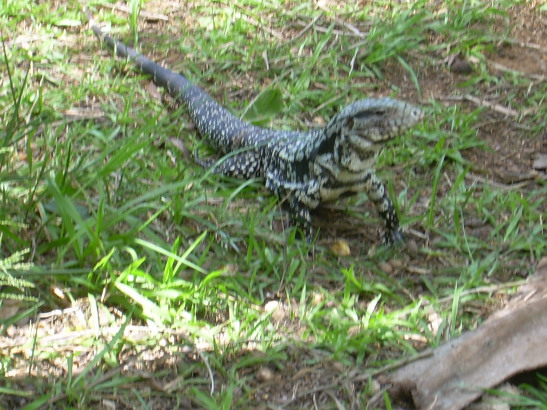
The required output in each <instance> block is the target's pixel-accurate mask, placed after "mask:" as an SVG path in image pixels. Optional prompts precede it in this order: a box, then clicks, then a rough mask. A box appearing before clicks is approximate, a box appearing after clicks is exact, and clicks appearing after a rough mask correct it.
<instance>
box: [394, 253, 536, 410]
mask: <svg viewBox="0 0 547 410" xmlns="http://www.w3.org/2000/svg"><path fill="white" fill-rule="evenodd" d="M431 353H432V354H431V356H428V357H426V358H424V359H421V360H417V361H415V362H412V363H410V364H408V365H406V366H405V367H402V368H400V369H399V370H397V371H395V372H394V373H392V374H391V375H389V376H388V377H387V382H388V383H390V384H391V385H392V388H390V393H391V394H392V395H393V397H408V396H410V397H412V400H413V402H414V405H415V406H416V407H417V408H420V409H461V408H463V407H465V406H466V405H467V404H469V403H471V402H472V401H473V400H475V399H477V398H478V397H480V396H481V394H482V391H483V389H486V388H492V387H495V386H497V385H498V384H500V383H501V382H503V381H504V380H506V379H508V378H510V377H511V376H513V375H515V374H518V373H521V372H524V371H529V370H533V369H537V368H540V367H545V366H547V258H543V259H542V261H541V262H540V263H539V265H538V269H537V271H536V273H535V274H534V275H533V276H531V277H530V279H529V280H528V282H527V283H526V284H525V285H523V286H522V287H521V288H520V289H519V291H518V292H517V294H516V295H515V297H514V298H513V299H512V300H511V302H510V303H509V304H508V306H507V307H506V308H505V309H503V310H502V311H500V312H497V313H496V314H494V315H493V316H492V317H491V318H489V319H488V320H486V321H485V322H484V323H483V324H482V325H481V326H479V327H478V328H477V329H475V330H474V331H471V332H467V333H465V334H463V335H462V336H460V337H458V338H457V339H454V340H452V341H450V342H448V343H446V344H444V345H442V346H440V347H438V348H436V349H433V350H432V351H431Z"/></svg>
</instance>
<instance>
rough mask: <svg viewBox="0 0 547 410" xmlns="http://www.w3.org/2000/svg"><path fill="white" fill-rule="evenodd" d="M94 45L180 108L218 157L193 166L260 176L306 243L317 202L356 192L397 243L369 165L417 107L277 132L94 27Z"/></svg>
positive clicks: (411, 120)
mask: <svg viewBox="0 0 547 410" xmlns="http://www.w3.org/2000/svg"><path fill="white" fill-rule="evenodd" d="M91 28H92V30H93V32H94V34H95V35H96V36H97V37H98V38H99V40H100V41H102V42H103V43H106V44H107V46H108V47H109V48H111V49H113V50H114V53H115V54H116V55H117V56H119V57H122V58H127V59H129V60H130V61H131V62H132V63H133V64H134V65H135V66H136V68H137V69H138V70H140V71H141V72H143V73H145V74H148V75H150V76H151V77H152V79H153V81H154V82H155V83H156V84H157V85H158V86H160V87H163V88H165V89H166V90H167V91H168V93H169V94H170V95H171V96H172V97H173V98H175V99H176V100H177V101H178V102H179V103H182V104H183V105H184V106H185V107H186V109H187V110H188V113H189V116H190V117H191V118H192V120H193V121H194V123H195V126H196V128H197V130H198V132H199V134H200V135H201V136H202V137H204V138H206V140H207V141H208V143H209V144H210V145H211V146H212V147H213V148H214V149H216V150H217V151H220V152H221V153H223V154H225V155H226V157H225V158H224V159H223V160H222V161H221V162H219V163H216V164H215V161H213V160H199V158H197V155H196V161H197V162H198V163H199V164H200V165H203V166H206V167H210V166H214V167H215V168H214V172H216V173H218V174H222V175H225V176H230V177H237V178H244V179H250V178H255V177H258V178H263V179H264V184H265V187H266V188H267V189H268V190H270V191H272V192H273V193H274V194H275V195H277V196H278V198H280V199H286V201H287V203H288V206H289V214H290V219H291V222H292V224H294V225H296V226H297V227H298V228H299V229H300V232H301V233H302V234H303V235H304V236H305V237H306V238H307V239H308V240H310V239H311V237H312V227H311V214H310V211H311V210H313V209H315V208H317V207H318V206H319V204H320V203H322V202H326V201H333V200H336V199H338V198H340V197H343V196H348V195H353V194H357V193H360V192H364V193H366V194H367V196H368V198H369V200H371V201H372V203H373V204H374V206H375V208H376V210H377V212H378V213H379V215H380V217H381V219H382V220H383V223H384V225H385V231H384V237H383V243H385V244H393V243H396V242H401V241H403V235H402V233H401V231H400V227H399V219H398V216H397V213H396V211H395V208H394V206H393V203H392V202H391V200H390V199H389V196H388V193H387V189H386V188H385V186H384V184H383V183H382V181H381V180H380V179H379V178H378V177H377V176H376V173H375V171H374V166H375V164H376V158H377V156H378V153H379V152H380V150H381V149H382V148H383V146H384V144H385V142H386V141H388V140H390V139H393V138H395V137H396V136H397V135H400V134H402V133H404V132H406V131H407V130H408V129H409V128H411V127H412V126H414V125H415V124H416V123H418V122H419V121H420V120H422V118H423V117H424V112H423V111H422V110H421V109H420V108H419V107H417V106H414V105H411V104H409V103H407V102H404V101H401V100H397V99H393V98H390V97H381V98H367V99H361V100H357V101H355V102H353V103H351V104H349V105H347V106H346V107H345V108H343V109H342V110H341V111H339V112H338V113H337V114H335V115H334V116H333V117H332V118H331V119H330V121H328V122H327V124H326V125H325V126H324V127H323V128H317V129H311V130H309V131H280V130H274V129H269V128H263V127H259V126H256V125H253V124H251V123H248V122H245V121H243V120H241V119H239V118H238V117H236V116H235V115H233V114H232V113H231V112H230V111H229V110H227V109H226V108H224V107H223V106H222V105H220V104H219V103H218V102H216V101H215V100H214V99H213V98H212V97H211V96H210V95H209V94H207V93H206V92H205V91H204V90H202V89H201V88H200V87H199V86H197V85H195V84H194V83H192V82H191V81H190V80H188V79H187V78H186V76H184V75H182V74H178V73H175V72H173V71H171V70H169V69H167V68H164V67H162V66H160V65H159V64H157V63H155V62H153V61H152V60H150V59H148V58H147V57H145V56H144V55H142V54H140V53H138V52H137V51H136V50H134V49H133V48H131V47H128V46H126V45H125V44H124V43H122V42H121V41H119V40H115V39H113V38H112V37H110V36H109V35H107V34H105V33H104V32H103V31H102V30H101V29H100V28H99V27H98V26H96V25H93V26H92V27H91Z"/></svg>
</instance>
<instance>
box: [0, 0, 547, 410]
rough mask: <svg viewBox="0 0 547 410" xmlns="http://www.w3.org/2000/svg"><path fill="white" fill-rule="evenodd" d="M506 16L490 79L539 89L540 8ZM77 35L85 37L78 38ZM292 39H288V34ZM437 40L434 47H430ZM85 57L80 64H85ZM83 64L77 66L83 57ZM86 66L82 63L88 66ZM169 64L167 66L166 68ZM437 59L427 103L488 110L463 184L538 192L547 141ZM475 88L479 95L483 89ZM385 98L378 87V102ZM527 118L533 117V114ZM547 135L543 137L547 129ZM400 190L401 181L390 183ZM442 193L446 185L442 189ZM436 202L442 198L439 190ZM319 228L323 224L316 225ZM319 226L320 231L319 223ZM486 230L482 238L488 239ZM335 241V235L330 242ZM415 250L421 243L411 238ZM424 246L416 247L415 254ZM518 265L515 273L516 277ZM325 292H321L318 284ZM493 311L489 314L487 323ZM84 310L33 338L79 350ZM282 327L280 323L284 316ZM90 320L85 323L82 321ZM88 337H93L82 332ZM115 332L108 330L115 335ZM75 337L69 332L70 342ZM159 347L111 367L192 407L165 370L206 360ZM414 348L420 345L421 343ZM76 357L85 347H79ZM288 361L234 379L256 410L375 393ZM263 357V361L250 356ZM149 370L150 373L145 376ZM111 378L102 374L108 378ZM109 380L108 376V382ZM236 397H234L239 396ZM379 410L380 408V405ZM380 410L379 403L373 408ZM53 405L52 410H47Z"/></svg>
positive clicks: (111, 404)
mask: <svg viewBox="0 0 547 410" xmlns="http://www.w3.org/2000/svg"><path fill="white" fill-rule="evenodd" d="M510 18H511V19H512V20H513V24H514V28H513V30H512V32H511V37H512V38H514V39H515V40H516V41H515V42H514V43H504V44H499V45H498V47H497V48H496V50H494V51H492V52H490V53H489V54H488V69H489V70H490V72H491V73H492V74H495V75H500V76H502V75H503V73H504V72H507V71H509V70H514V71H516V72H519V73H521V74H522V75H523V76H525V77H528V78H531V79H534V80H535V81H538V82H540V81H545V77H546V76H547V29H546V27H547V22H546V20H545V16H544V15H543V16H542V15H541V14H539V13H538V12H537V9H534V8H533V7H532V6H531V5H526V4H522V5H521V6H519V7H518V8H515V9H514V10H512V11H511V15H510ZM81 35H82V36H85V35H88V33H87V32H85V31H82V33H81ZM288 35H289V34H288ZM432 41H434V39H432ZM84 57H85V56H84ZM84 57H83V58H84ZM84 59H85V58H84ZM167 63H168V62H167ZM447 63H450V62H447V61H446V60H445V58H444V57H443V56H440V55H439V58H438V64H435V65H429V66H425V65H424V66H422V67H421V68H420V67H415V70H416V71H417V74H418V79H419V83H420V86H421V87H422V93H423V99H424V100H429V99H434V100H437V101H440V102H442V103H444V104H447V105H451V104H458V105H461V106H462V107H463V108H464V109H468V110H473V109H475V108H477V107H478V106H481V105H485V106H488V107H489V108H488V109H487V110H485V111H484V112H483V114H482V115H483V119H484V122H483V125H482V126H481V127H480V129H479V134H480V137H481V139H482V140H483V141H484V143H485V144H486V146H487V147H488V148H489V149H482V148H471V149H469V150H466V151H464V152H462V155H463V156H464V157H465V158H466V159H467V160H468V161H470V162H471V163H473V164H474V166H473V168H472V170H471V172H470V173H469V175H468V178H476V179H477V180H479V181H483V182H484V181H488V182H489V183H492V184H497V185H499V186H500V187H503V186H508V185H512V184H520V187H521V189H522V190H525V191H528V190H534V189H535V188H536V187H537V185H536V182H535V181H536V178H539V177H540V176H541V175H543V177H544V175H545V169H534V165H533V164H534V161H535V160H537V159H538V158H539V157H540V156H541V155H547V134H545V135H543V136H540V137H539V138H537V137H536V138H531V137H530V136H529V132H528V130H527V128H526V126H522V125H520V124H519V122H518V121H517V120H518V118H517V117H516V115H515V111H512V107H506V106H502V105H498V101H499V100H500V99H503V97H504V96H500V95H499V94H497V95H496V96H494V95H491V93H490V91H489V90H488V89H483V90H481V91H482V92H481V93H480V94H481V95H482V96H483V98H482V99H480V100H474V99H472V98H467V97H457V98H455V97H454V96H459V95H460V94H461V93H460V90H459V89H458V84H459V83H461V82H462V81H465V79H466V75H467V74H466V71H467V70H468V69H469V67H470V66H471V67H472V66H473V61H470V62H466V61H461V60H458V59H456V60H455V61H454V62H452V65H451V66H449V64H447ZM384 73H385V75H386V78H385V81H384V83H383V84H384V85H385V87H386V89H387V87H388V86H389V85H390V84H393V85H396V86H397V87H399V88H400V89H401V90H402V92H401V93H400V97H401V98H407V99H408V100H415V97H416V95H415V94H416V90H415V88H414V86H413V85H412V84H411V83H410V82H409V81H407V79H406V75H405V73H404V71H403V70H402V68H401V67H400V66H399V65H393V67H391V68H389V69H385V70H384ZM478 87H481V85H480V84H479V85H478ZM383 91H385V90H383V89H381V88H380V89H378V90H377V92H378V94H382V92H383ZM506 92H507V93H508V94H509V93H510V94H512V95H514V100H513V107H519V104H521V102H522V98H523V96H524V95H525V93H526V92H527V90H526V89H521V88H519V87H518V86H515V87H514V88H508V89H507V90H506ZM531 115H532V114H531ZM546 133H547V131H546ZM402 172H403V170H402V169H397V168H395V169H394V170H393V174H394V175H395V176H396V175H398V174H402ZM393 179H394V181H402V180H404V178H397V177H394V178H393ZM395 184H397V183H395ZM394 188H395V190H396V191H399V190H400V189H401V188H403V186H402V185H401V186H397V185H395V187H394ZM440 189H441V190H442V189H443V188H442V187H441V188H440ZM439 195H443V192H440V193H439ZM322 212H336V210H332V209H329V210H326V211H322ZM352 223H353V221H351V220H350V219H349V220H347V224H348V226H351V225H352ZM319 224H320V222H319ZM320 226H321V225H320ZM321 228H322V230H323V232H325V234H324V235H325V237H329V236H330V235H329V229H332V228H331V227H328V226H321ZM337 229H338V230H344V229H345V227H344V226H338V227H337ZM475 229H476V231H475V232H473V234H474V235H479V236H480V235H481V227H480V226H478V227H476V228H475ZM486 234H487V232H484V235H486ZM332 236H335V235H332ZM376 240H377V238H370V242H374V241H376ZM413 240H414V241H416V242H419V241H421V240H423V239H419V238H414V239H413ZM361 242H362V238H360V240H359V242H357V241H356V242H355V243H352V244H351V246H352V248H353V249H355V251H356V252H359V249H360V247H361V246H362V245H361V244H360V243H361ZM419 245H420V243H418V244H415V245H414V246H419ZM409 258H411V260H409V264H412V263H414V264H416V265H419V259H416V260H412V255H410V256H409ZM517 268H518V267H515V269H517ZM507 274H508V276H512V275H514V274H515V272H507ZM324 285H325V286H327V284H324ZM488 310H489V309H485V315H486V314H487V312H488ZM86 312H87V307H86V306H83V307H82V308H81V309H78V308H74V310H73V311H72V313H71V312H67V311H65V312H63V313H62V314H60V313H55V312H53V313H52V314H51V315H49V317H47V316H46V315H44V316H42V318H41V322H40V326H39V330H38V331H39V333H43V334H44V335H50V339H49V343H50V344H51V349H57V351H58V349H60V348H61V349H66V350H67V352H68V351H70V350H71V345H72V344H76V343H77V340H73V339H71V340H65V339H63V329H64V328H65V327H67V328H74V327H77V326H76V325H75V324H74V323H71V322H72V321H76V322H78V321H79V318H78V315H81V314H83V315H84V316H85V315H86ZM280 320H283V318H280ZM84 322H86V321H84ZM122 322H123V320H122V318H121V317H120V316H116V315H114V319H112V329H115V328H116V326H118V325H120V324H122ZM28 331H29V329H27V328H25V327H20V328H12V329H10V330H9V331H8V334H7V335H6V336H5V337H0V348H1V349H11V352H12V354H19V353H22V352H18V351H17V349H16V348H14V345H17V340H18V339H19V338H27V337H28ZM84 331H91V330H83V332H84ZM149 331H150V330H149V329H147V328H140V327H138V326H133V327H131V328H130V329H129V332H130V334H131V335H133V337H134V338H135V339H138V338H139V334H140V332H141V333H143V334H146V335H147V337H149V336H150V335H149V334H148V332H149ZM114 333H115V331H114V330H113V334H114ZM71 337H74V334H73V333H72V334H71ZM158 339H162V342H161V343H160V344H158V345H157V346H154V347H151V348H150V349H149V350H147V351H144V352H142V351H141V352H139V353H137V352H135V351H127V352H126V353H122V354H120V355H119V360H120V361H121V363H122V364H121V365H120V366H119V367H118V368H116V369H115V371H116V372H120V373H122V374H124V375H127V376H129V378H128V381H127V383H133V388H134V389H136V390H142V391H143V392H145V391H147V390H150V389H151V390H154V391H161V392H165V393H166V394H165V397H164V398H163V399H161V398H159V397H161V396H156V397H157V398H156V399H155V400H156V401H148V408H157V409H160V408H173V407H175V406H178V407H180V408H192V407H193V403H192V401H190V400H189V399H184V398H182V399H181V398H180V397H179V398H178V399H177V400H175V399H174V398H173V396H172V395H170V394H169V393H170V392H172V391H173V390H174V389H176V388H177V386H178V380H177V378H176V377H174V376H173V374H176V372H171V371H170V370H171V369H176V368H178V369H181V368H190V367H191V366H193V364H194V363H201V362H202V360H203V358H202V357H200V356H199V355H198V354H197V353H195V352H194V351H188V352H181V354H180V355H179V356H177V357H176V358H175V357H173V356H172V354H170V353H168V352H167V351H166V350H165V349H164V346H165V343H168V342H177V343H179V344H181V343H183V337H182V336H181V335H177V334H171V335H167V334H159V335H158ZM418 345H419V344H418ZM80 350H81V348H80ZM93 351H94V350H93V349H90V354H89V355H86V354H82V355H80V356H78V357H77V358H75V363H74V372H75V373H76V372H77V371H78V369H83V368H85V366H86V365H87V364H89V362H90V361H91V360H93V354H92V352H93ZM247 353H248V350H246V349H242V352H241V354H247ZM285 353H286V354H287V355H289V357H287V359H286V360H285V362H284V366H283V369H282V370H276V369H274V370H272V369H269V368H263V367H261V366H254V367H253V366H247V367H245V368H244V369H243V370H242V372H241V374H240V377H246V378H248V379H249V382H248V383H247V385H248V386H249V387H250V388H252V389H254V393H253V397H254V399H255V403H256V408H270V407H269V405H268V404H267V403H274V404H275V403H279V404H283V406H284V408H293V407H298V406H302V407H306V408H309V407H313V406H317V408H321V400H322V397H324V396H325V395H327V396H328V397H329V398H330V399H332V400H337V399H338V398H340V400H342V401H344V402H345V403H348V407H349V408H353V406H352V405H351V403H352V400H353V399H352V398H354V397H356V395H357V394H358V392H360V391H362V389H364V388H367V386H368V388H370V386H373V387H374V383H372V385H371V384H369V380H368V376H369V375H368V374H366V375H365V374H364V373H360V372H359V371H358V370H351V369H348V368H346V367H345V366H343V365H341V364H340V363H336V362H331V361H329V360H321V357H318V356H317V355H320V353H318V352H316V351H310V350H308V349H306V348H300V347H294V348H293V349H292V350H288V351H286V352H285ZM256 354H257V355H260V353H256ZM378 355H380V356H384V357H390V356H391V355H390V352H389V351H384V352H381V351H379V352H378ZM238 359H239V355H238V354H235V355H233V356H231V357H230V356H229V357H226V363H227V367H229V366H230V363H237V361H238ZM310 361H313V362H315V363H320V364H316V365H313V366H309V365H308V364H307V363H308V362H310ZM65 366H66V363H48V362H47V360H45V361H41V362H39V363H36V366H35V370H34V375H35V376H43V377H47V378H51V377H66V373H65V371H64V370H63V369H65ZM145 369H146V370H145ZM160 370H166V372H164V376H163V378H162V377H158V375H157V374H154V373H156V372H158V371H160ZM24 371H26V369H21V373H20V374H18V375H16V374H13V375H12V376H13V377H21V380H22V382H21V389H22V390H25V387H26V385H25V383H27V382H26V381H24V380H25V374H24V373H23V372H24ZM108 374H109V373H106V375H108ZM131 376H135V377H136V378H138V379H139V380H140V381H138V382H133V381H132V380H131ZM187 377H196V378H208V377H209V375H208V374H207V373H206V372H205V370H203V368H202V367H200V368H199V370H196V373H195V374H193V373H190V374H189V375H187ZM215 378H216V380H217V383H221V380H222V375H220V374H215ZM105 379H106V378H105ZM102 380H103V379H101V380H96V381H94V383H97V384H98V383H100V382H101V381H102ZM238 394H241V392H238V391H236V392H234V395H235V396H237V395H238ZM10 397H11V399H10V400H9V401H5V400H4V399H2V400H1V401H0V403H1V404H2V406H3V408H19V407H21V406H22V405H24V403H26V402H28V398H25V397H21V398H20V399H17V400H16V399H13V396H10ZM65 397H66V396H65V395H64V394H62V393H61V394H60V395H58V396H57V400H58V402H59V403H61V402H63V400H64V398H65ZM100 403H101V404H100V405H99V406H98V408H117V409H123V408H132V407H133V406H134V405H135V403H131V402H127V401H126V400H125V398H124V397H123V396H113V397H103V398H102V399H101V401H100ZM378 403H380V401H379V402H378ZM378 403H377V405H379V404H378ZM53 406H54V407H55V406H56V404H55V403H53Z"/></svg>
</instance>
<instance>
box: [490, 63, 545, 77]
mask: <svg viewBox="0 0 547 410" xmlns="http://www.w3.org/2000/svg"><path fill="white" fill-rule="evenodd" d="M540 62H541V60H540ZM487 64H488V65H490V66H492V67H493V68H495V69H496V70H498V71H503V72H504V73H511V74H516V75H520V76H522V77H529V78H532V79H534V80H538V81H545V80H546V79H547V77H546V76H544V75H539V74H527V73H524V72H522V71H518V70H514V69H512V68H509V67H506V66H504V65H502V64H500V63H496V62H495V61H488V62H487ZM542 68H543V69H544V70H545V67H542Z"/></svg>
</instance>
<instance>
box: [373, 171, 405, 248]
mask: <svg viewBox="0 0 547 410" xmlns="http://www.w3.org/2000/svg"><path fill="white" fill-rule="evenodd" d="M368 177H369V182H368V184H366V185H365V187H366V189H365V191H366V194H367V196H368V197H369V199H370V200H371V201H372V203H373V204H374V206H375V207H376V210H377V211H378V213H379V214H380V217H381V218H382V220H383V221H384V225H385V227H386V231H385V233H384V239H383V243H384V244H386V245H391V244H393V243H397V242H401V241H403V239H404V238H403V234H402V233H401V231H400V230H399V217H398V216H397V213H396V212H395V208H394V206H393V203H392V202H391V200H390V199H389V197H388V195H387V190H386V188H385V186H384V184H383V183H382V181H380V179H379V178H378V177H377V176H376V174H375V173H374V172H372V171H370V173H369V174H368Z"/></svg>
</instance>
